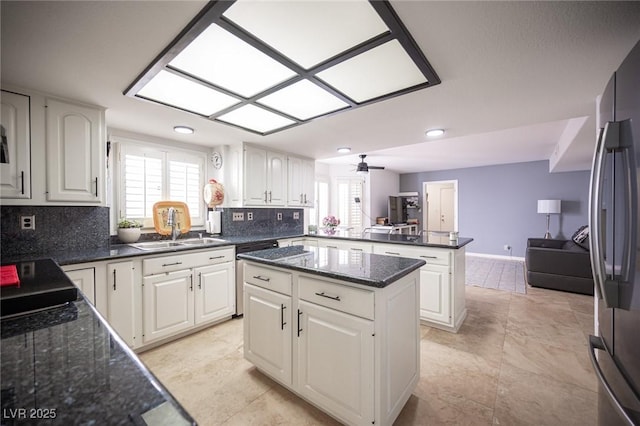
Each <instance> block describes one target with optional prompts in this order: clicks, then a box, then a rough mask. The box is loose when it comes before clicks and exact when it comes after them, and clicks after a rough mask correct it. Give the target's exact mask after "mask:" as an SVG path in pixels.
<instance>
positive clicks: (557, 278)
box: [525, 238, 593, 295]
mask: <svg viewBox="0 0 640 426" xmlns="http://www.w3.org/2000/svg"><path fill="white" fill-rule="evenodd" d="M525 262H526V264H525V266H526V269H527V282H528V283H529V285H531V286H533V287H543V288H549V289H553V290H562V291H570V292H573V293H582V294H589V295H593V275H592V273H591V259H590V258H589V251H588V250H587V249H586V248H584V247H582V246H581V245H579V244H576V243H575V242H574V241H573V240H555V239H544V238H529V240H528V241H527V252H526V257H525Z"/></svg>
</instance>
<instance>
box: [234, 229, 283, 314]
mask: <svg viewBox="0 0 640 426" xmlns="http://www.w3.org/2000/svg"><path fill="white" fill-rule="evenodd" d="M274 247H278V240H263V241H256V242H251V243H242V244H236V255H238V254H242V253H248V252H250V251H257V250H264V249H270V248H274ZM243 264H244V261H243V260H241V259H238V258H237V257H236V315H235V316H237V317H238V316H241V315H243V314H244V299H243V297H244V288H243V285H244V268H243Z"/></svg>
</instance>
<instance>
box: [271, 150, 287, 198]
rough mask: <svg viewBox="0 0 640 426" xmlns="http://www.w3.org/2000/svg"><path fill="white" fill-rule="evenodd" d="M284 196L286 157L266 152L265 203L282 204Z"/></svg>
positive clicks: (285, 187)
mask: <svg viewBox="0 0 640 426" xmlns="http://www.w3.org/2000/svg"><path fill="white" fill-rule="evenodd" d="M286 196H287V165H286V158H285V156H284V155H282V154H278V153H274V152H267V204H270V205H274V206H284V204H285V201H286Z"/></svg>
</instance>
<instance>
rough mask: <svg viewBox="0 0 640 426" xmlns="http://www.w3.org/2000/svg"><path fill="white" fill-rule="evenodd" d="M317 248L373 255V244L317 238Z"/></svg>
mask: <svg viewBox="0 0 640 426" xmlns="http://www.w3.org/2000/svg"><path fill="white" fill-rule="evenodd" d="M317 240H318V247H327V248H334V249H340V250H349V251H351V252H363V253H373V244H372V243H369V242H365V241H353V240H346V239H342V240H338V239H332V238H318V239H317Z"/></svg>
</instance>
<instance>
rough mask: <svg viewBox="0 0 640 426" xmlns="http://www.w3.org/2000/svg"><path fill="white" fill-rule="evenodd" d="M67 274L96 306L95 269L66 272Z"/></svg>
mask: <svg viewBox="0 0 640 426" xmlns="http://www.w3.org/2000/svg"><path fill="white" fill-rule="evenodd" d="M65 274H67V276H68V277H69V279H71V281H73V283H74V284H75V285H76V287H78V288H79V289H80V291H81V292H82V294H83V295H84V297H85V298H86V299H87V300H88V301H89V302H91V304H92V305H95V304H96V289H95V282H96V280H95V276H94V274H95V268H86V269H76V270H75V271H65Z"/></svg>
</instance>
